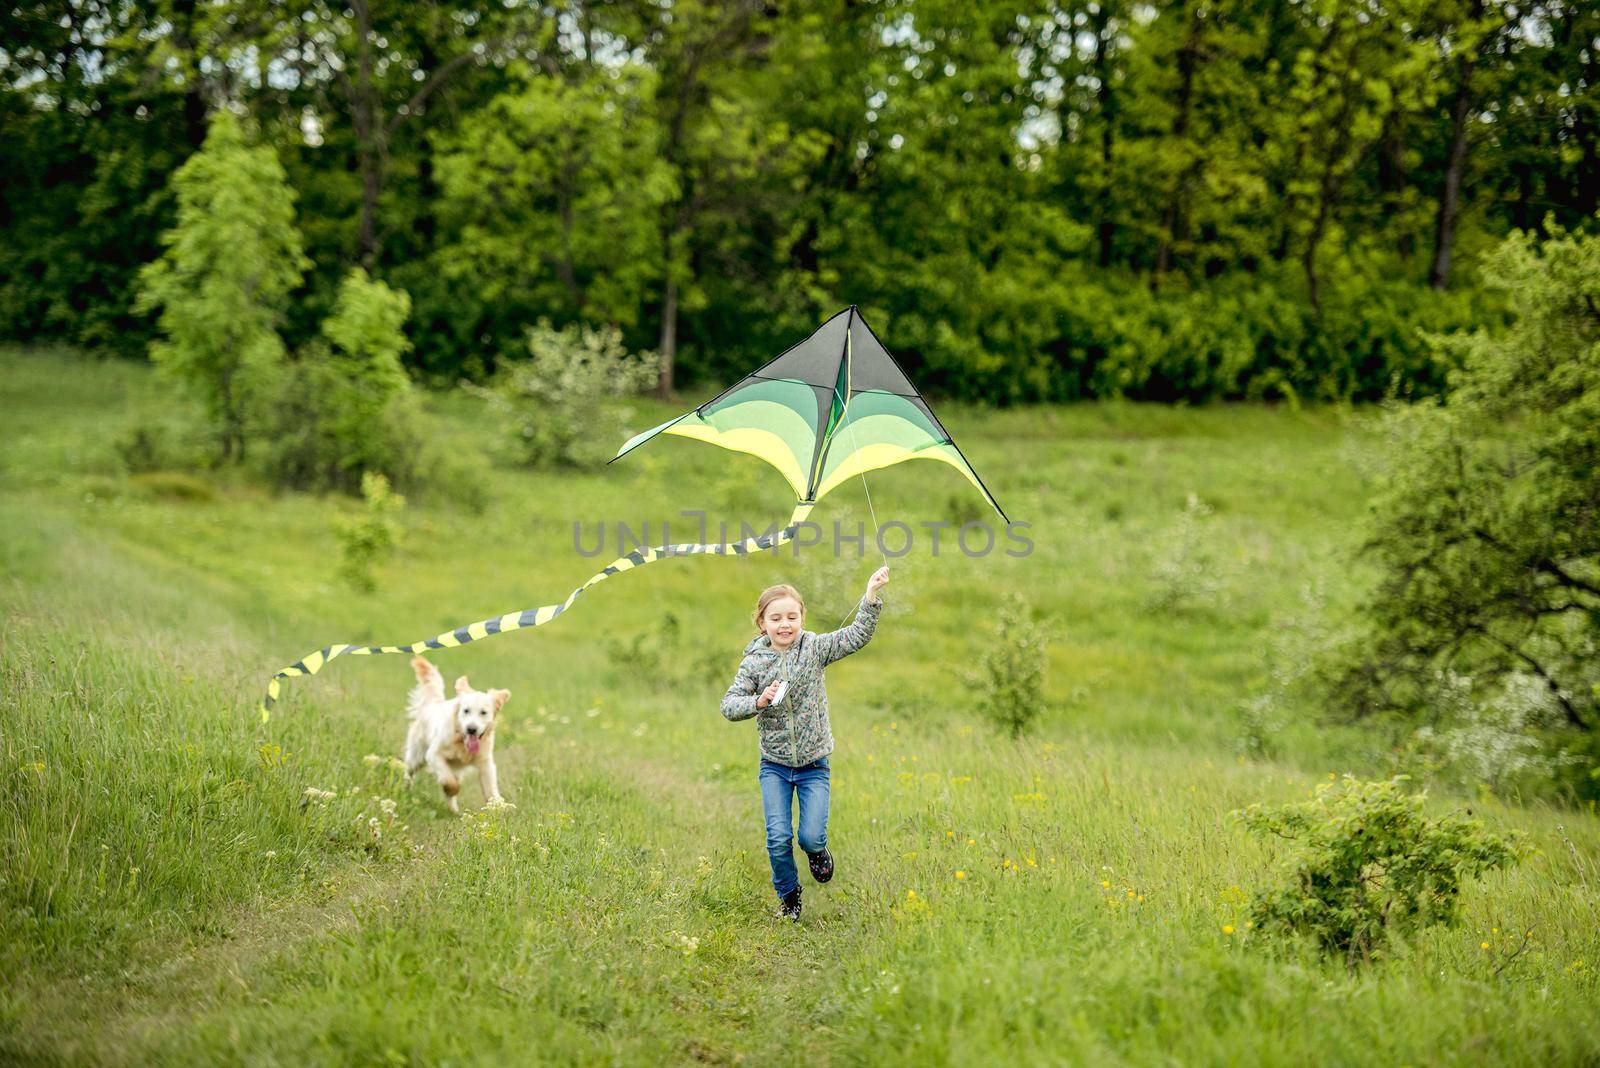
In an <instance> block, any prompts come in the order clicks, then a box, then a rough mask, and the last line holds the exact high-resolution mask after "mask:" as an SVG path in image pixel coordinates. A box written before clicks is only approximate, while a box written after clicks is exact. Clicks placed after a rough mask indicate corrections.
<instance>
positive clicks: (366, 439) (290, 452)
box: [264, 268, 422, 492]
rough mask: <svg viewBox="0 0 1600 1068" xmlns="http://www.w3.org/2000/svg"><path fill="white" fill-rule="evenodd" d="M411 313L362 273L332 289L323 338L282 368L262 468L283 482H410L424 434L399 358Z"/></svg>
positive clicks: (322, 485)
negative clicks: (370, 478) (372, 474)
mask: <svg viewBox="0 0 1600 1068" xmlns="http://www.w3.org/2000/svg"><path fill="white" fill-rule="evenodd" d="M410 308H411V302H410V299H409V298H408V297H407V296H406V294H405V293H404V292H398V291H396V290H392V289H390V288H389V287H388V286H386V285H384V284H383V283H382V282H377V281H373V280H372V279H370V278H369V277H368V276H367V273H366V272H365V271H363V270H361V269H360V268H357V269H356V270H353V271H351V272H350V274H349V275H347V276H346V278H345V280H344V283H343V284H342V285H341V286H340V287H339V296H338V300H337V302H336V303H335V305H334V310H333V314H332V315H331V316H329V317H328V319H327V320H326V321H324V322H323V324H322V333H323V336H324V338H325V340H323V341H314V342H311V343H310V344H308V345H306V346H305V348H304V349H302V351H301V352H300V354H299V357H298V358H297V359H296V360H295V361H293V362H292V363H290V364H288V365H287V366H286V367H285V368H284V369H283V372H282V375H281V378H280V381H279V384H278V388H277V395H276V397H275V399H274V400H275V403H274V411H273V413H272V419H271V421H272V425H273V426H274V433H273V434H272V437H271V439H270V441H269V444H268V455H267V458H266V460H265V461H264V466H265V468H266V470H267V472H268V473H269V475H270V476H271V477H272V479H273V480H274V481H275V482H276V483H278V484H279V485H282V486H290V487H294V488H297V489H338V490H344V491H347V492H354V491H355V490H356V489H357V488H358V487H359V486H361V485H362V481H363V478H364V476H365V475H366V473H367V472H369V471H378V472H382V473H384V474H385V475H387V476H388V477H389V478H390V479H391V480H394V481H397V482H400V483H403V484H410V483H411V481H412V480H414V478H415V477H416V475H417V472H418V466H419V455H420V452H421V446H422V433H421V432H420V430H419V429H418V427H417V421H416V406H415V403H414V400H413V398H412V396H411V384H410V380H409V379H408V378H407V376H406V372H405V369H404V368H403V367H402V366H401V363H400V357H401V356H402V354H404V352H405V351H406V350H407V348H409V343H408V342H407V341H406V337H405V334H404V333H403V331H402V329H401V328H402V327H403V326H404V324H405V320H406V316H407V315H408V314H409V312H410Z"/></svg>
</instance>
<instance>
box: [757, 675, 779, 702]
mask: <svg viewBox="0 0 1600 1068" xmlns="http://www.w3.org/2000/svg"><path fill="white" fill-rule="evenodd" d="M779 683H780V680H778V679H773V680H772V682H770V683H769V684H768V685H767V688H766V689H765V690H762V691H761V696H760V697H757V698H756V707H757V708H767V707H768V706H770V705H771V704H772V701H773V699H774V698H776V697H777V696H778V686H779Z"/></svg>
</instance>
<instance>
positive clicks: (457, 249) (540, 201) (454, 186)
mask: <svg viewBox="0 0 1600 1068" xmlns="http://www.w3.org/2000/svg"><path fill="white" fill-rule="evenodd" d="M654 85H655V79H654V76H653V75H652V73H651V72H650V71H649V70H647V69H644V68H641V67H638V66H636V65H632V64H629V65H626V66H622V67H617V68H613V67H610V66H606V67H602V68H600V69H598V70H596V71H594V72H593V74H592V75H590V76H589V77H585V78H581V79H574V80H566V79H557V78H550V77H548V76H546V75H544V74H543V73H539V72H535V71H528V70H522V71H520V72H519V77H518V80H517V83H516V85H515V87H514V88H512V89H508V90H507V91H506V92H504V93H501V94H500V95H498V96H496V97H495V98H493V99H492V100H489V101H488V102H486V103H485V104H484V106H483V107H482V108H481V109H479V110H478V111H477V112H475V113H474V114H472V115H471V116H469V117H468V118H467V119H466V121H464V122H463V123H462V125H461V129H460V131H459V132H458V134H457V135H456V137H455V138H454V139H453V140H452V141H451V142H450V145H449V147H448V148H447V150H446V151H445V152H444V153H443V154H442V156H441V158H440V161H439V176H440V184H441V188H442V197H443V204H442V212H443V214H444V219H445V222H446V224H447V225H448V227H449V230H450V232H451V233H452V235H453V238H452V240H451V241H450V242H449V244H448V245H447V246H446V248H445V249H444V250H443V251H442V253H441V255H440V257H439V261H438V262H439V269H440V270H441V271H442V272H443V278H444V280H445V281H447V282H448V283H449V285H450V286H451V288H452V291H453V292H456V293H458V294H460V295H461V299H464V300H466V301H469V302H470V305H471V306H472V307H473V308H474V309H476V310H477V312H478V315H479V318H480V329H482V330H486V331H488V332H489V333H490V335H491V336H493V337H494V338H496V339H503V340H504V341H505V342H506V343H507V344H508V345H514V344H515V340H516V338H517V336H518V335H519V334H520V333H521V332H522V330H523V329H524V327H525V325H526V324H527V323H529V322H531V321H533V320H534V319H535V318H536V317H539V316H547V317H552V318H555V319H558V320H569V319H572V318H575V317H580V316H581V317H582V318H583V319H584V320H585V321H587V322H591V323H595V322H604V323H617V324H621V325H622V326H623V327H633V326H636V325H637V323H638V318H639V315H640V313H641V311H642V306H643V305H644V303H645V302H646V301H647V300H648V299H649V294H650V293H651V291H652V289H651V287H652V286H653V284H654V283H655V282H656V280H657V279H659V277H660V275H661V272H662V270H663V263H662V252H661V228H660V225H659V220H658V212H659V210H660V207H661V205H662V203H663V202H665V201H666V200H667V198H668V197H669V196H671V195H673V193H674V183H673V178H672V171H671V168H670V167H668V166H667V164H666V163H665V162H664V161H663V159H662V155H661V146H660V144H659V135H658V132H657V131H658V127H657V126H656V125H655V123H654V121H653V118H652V116H651V114H650V110H649V109H650V108H651V107H652V106H653V94H654ZM459 313H460V312H459V311H458V312H457V314H459Z"/></svg>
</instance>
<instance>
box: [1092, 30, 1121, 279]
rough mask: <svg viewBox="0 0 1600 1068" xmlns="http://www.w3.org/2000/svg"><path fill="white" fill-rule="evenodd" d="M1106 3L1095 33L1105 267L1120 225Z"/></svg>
mask: <svg viewBox="0 0 1600 1068" xmlns="http://www.w3.org/2000/svg"><path fill="white" fill-rule="evenodd" d="M1106 6H1107V5H1105V4H1104V3H1102V4H1100V5H1099V10H1098V14H1099V19H1098V21H1097V22H1096V23H1095V34H1094V68H1093V69H1094V77H1095V82H1096V83H1097V84H1096V87H1095V100H1096V101H1097V102H1098V103H1099V105H1100V194H1099V205H1098V206H1097V208H1096V210H1095V213H1096V215H1098V216H1099V224H1098V225H1097V226H1096V227H1095V229H1096V236H1097V237H1098V241H1099V257H1098V262H1099V264H1100V266H1101V267H1109V266H1111V253H1112V250H1113V248H1114V246H1115V243H1116V236H1117V225H1116V223H1115V222H1114V221H1113V220H1112V218H1111V212H1112V198H1111V174H1112V168H1113V164H1114V159H1113V152H1114V147H1115V140H1116V101H1115V99H1114V98H1113V97H1112V93H1111V62H1110V56H1109V52H1110V41H1109V40H1108V36H1109V35H1111V34H1114V33H1115V30H1113V29H1112V25H1111V14H1110V12H1109V11H1107V10H1106Z"/></svg>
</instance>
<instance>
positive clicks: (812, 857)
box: [806, 849, 833, 883]
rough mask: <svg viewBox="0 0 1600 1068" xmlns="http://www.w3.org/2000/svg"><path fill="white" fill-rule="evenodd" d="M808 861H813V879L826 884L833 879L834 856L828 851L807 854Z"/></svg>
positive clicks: (821, 850)
mask: <svg viewBox="0 0 1600 1068" xmlns="http://www.w3.org/2000/svg"><path fill="white" fill-rule="evenodd" d="M806 859H807V860H809V861H811V877H812V878H813V879H815V880H816V881H817V882H819V883H825V882H827V881H828V880H829V879H831V878H833V854H832V853H830V852H828V851H827V849H819V850H817V851H816V852H815V853H807V854H806Z"/></svg>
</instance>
